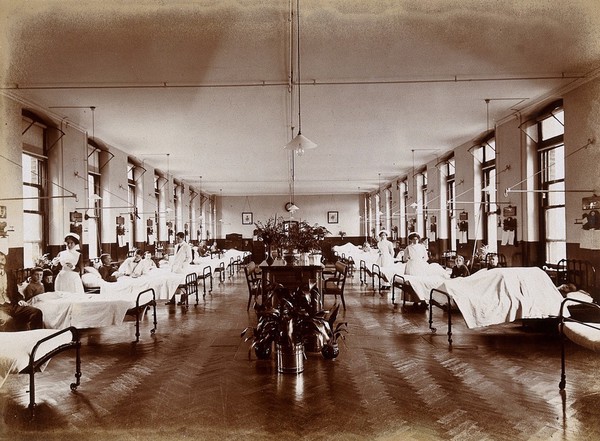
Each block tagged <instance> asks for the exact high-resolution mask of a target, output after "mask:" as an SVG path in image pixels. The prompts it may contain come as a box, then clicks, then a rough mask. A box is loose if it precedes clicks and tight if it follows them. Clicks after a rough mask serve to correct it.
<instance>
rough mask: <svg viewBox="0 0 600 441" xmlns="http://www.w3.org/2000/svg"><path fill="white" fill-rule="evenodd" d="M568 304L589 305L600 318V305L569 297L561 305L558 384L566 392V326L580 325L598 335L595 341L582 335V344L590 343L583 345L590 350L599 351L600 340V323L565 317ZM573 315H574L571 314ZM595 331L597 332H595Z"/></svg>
mask: <svg viewBox="0 0 600 441" xmlns="http://www.w3.org/2000/svg"><path fill="white" fill-rule="evenodd" d="M567 303H570V304H579V305H587V307H589V308H591V311H592V312H596V313H597V314H598V317H600V305H598V304H597V303H593V302H586V301H584V300H579V299H572V298H569V297H567V298H566V299H564V300H563V301H562V303H561V304H560V314H559V325H558V327H559V331H560V382H559V383H558V387H559V389H560V390H564V388H565V386H566V384H567V375H566V368H565V365H566V361H565V359H566V356H565V340H566V338H567V337H566V336H565V324H566V323H569V322H570V323H579V324H580V325H582V327H583V328H582V330H590V329H591V330H592V332H593V333H594V334H595V333H597V334H598V336H597V337H596V338H595V339H590V338H589V337H587V336H586V335H583V334H582V335H581V337H582V340H581V341H582V342H584V343H586V342H587V343H589V344H588V345H586V344H583V346H585V347H587V348H588V349H592V350H595V351H598V346H597V345H598V340H600V323H593V322H587V321H581V320H578V319H577V318H574V317H573V316H572V315H570V316H568V317H566V316H565V315H564V309H565V305H567ZM571 314H572V313H571ZM594 330H595V332H594ZM572 332H575V333H576V332H577V331H576V330H572Z"/></svg>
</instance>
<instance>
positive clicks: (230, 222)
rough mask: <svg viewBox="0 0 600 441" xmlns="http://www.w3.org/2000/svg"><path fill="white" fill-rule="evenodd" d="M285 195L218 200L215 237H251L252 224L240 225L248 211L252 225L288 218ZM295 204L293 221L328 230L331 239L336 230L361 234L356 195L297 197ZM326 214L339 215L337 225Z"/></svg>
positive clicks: (349, 233)
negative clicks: (335, 213)
mask: <svg viewBox="0 0 600 441" xmlns="http://www.w3.org/2000/svg"><path fill="white" fill-rule="evenodd" d="M288 201H289V197H288V196H248V197H242V196H239V197H233V196H231V197H228V196H224V197H222V198H219V201H218V207H217V219H221V220H222V222H218V224H219V225H218V226H217V228H218V229H219V231H217V238H221V239H222V238H224V237H225V236H226V235H227V234H229V233H240V234H242V236H243V237H245V238H251V237H252V232H253V231H254V228H255V226H254V224H252V225H242V212H251V213H252V215H253V222H257V221H260V222H265V221H267V220H268V219H269V218H270V217H273V216H275V215H277V216H283V217H284V218H285V219H289V218H290V215H289V213H287V212H286V210H285V204H286V202H288ZM294 202H295V204H296V205H297V206H298V207H300V210H298V211H297V212H296V213H295V215H294V219H295V220H305V221H306V222H308V223H310V224H315V223H317V224H319V225H322V226H324V227H326V228H327V229H328V230H329V231H331V236H337V235H338V233H339V231H345V232H346V234H347V235H348V236H359V235H360V231H361V230H360V198H359V195H336V196H296V197H295V199H294ZM328 211H337V212H338V223H337V224H330V223H328V219H327V212H328Z"/></svg>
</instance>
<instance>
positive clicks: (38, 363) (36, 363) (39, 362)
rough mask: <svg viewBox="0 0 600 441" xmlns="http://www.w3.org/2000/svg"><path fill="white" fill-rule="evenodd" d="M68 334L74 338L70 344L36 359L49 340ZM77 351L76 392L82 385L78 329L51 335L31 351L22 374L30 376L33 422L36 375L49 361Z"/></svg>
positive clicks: (30, 401)
mask: <svg viewBox="0 0 600 441" xmlns="http://www.w3.org/2000/svg"><path fill="white" fill-rule="evenodd" d="M66 332H71V335H72V338H71V341H70V342H69V343H65V344H62V345H60V346H59V347H57V348H55V349H53V350H52V351H50V352H48V353H47V354H46V355H44V356H43V357H40V358H38V359H36V358H35V355H36V352H37V350H38V348H39V347H40V345H41V344H42V343H44V342H46V341H48V340H51V339H53V338H55V337H57V336H58V335H61V334H64V333H66ZM70 349H74V350H75V382H74V383H71V384H70V388H71V391H73V392H75V391H76V390H77V387H78V386H79V385H80V384H81V383H80V380H81V342H80V340H79V331H78V330H77V328H75V327H73V326H70V327H68V328H65V329H62V330H60V331H58V332H56V333H54V334H51V335H49V336H48V337H45V338H42V339H41V340H38V342H37V343H36V344H35V346H34V347H33V349H32V350H31V354H30V355H29V364H28V366H27V367H26V368H24V369H23V370H21V371H20V372H19V373H20V374H28V375H29V412H30V417H31V419H32V420H33V418H34V417H35V407H36V403H35V373H36V372H41V368H42V366H43V365H44V364H45V363H46V362H47V361H49V360H50V359H51V358H52V357H54V356H55V355H57V354H59V353H61V352H64V351H67V350H70Z"/></svg>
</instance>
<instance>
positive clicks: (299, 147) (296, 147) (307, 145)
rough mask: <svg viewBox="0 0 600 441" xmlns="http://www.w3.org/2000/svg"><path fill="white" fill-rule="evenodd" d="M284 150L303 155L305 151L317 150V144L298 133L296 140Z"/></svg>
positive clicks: (289, 143)
mask: <svg viewBox="0 0 600 441" xmlns="http://www.w3.org/2000/svg"><path fill="white" fill-rule="evenodd" d="M283 148H284V149H285V150H293V151H296V152H298V153H302V152H304V150H310V149H314V148H317V144H315V143H314V142H312V141H311V140H310V139H308V138H307V137H305V136H304V135H303V134H302V133H300V132H298V134H297V135H296V136H294V138H293V139H292V140H291V141H290V142H288V143H287V144H286V145H285V146H284V147H283Z"/></svg>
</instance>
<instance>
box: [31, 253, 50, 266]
mask: <svg viewBox="0 0 600 441" xmlns="http://www.w3.org/2000/svg"><path fill="white" fill-rule="evenodd" d="M33 264H34V266H36V267H38V268H50V267H51V266H52V260H51V259H50V253H46V254H44V255H42V256H40V257H38V258H37V259H34V261H33Z"/></svg>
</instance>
